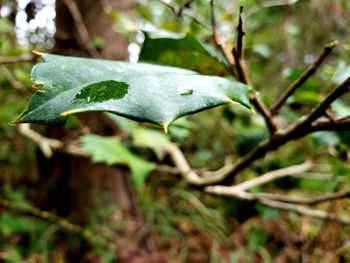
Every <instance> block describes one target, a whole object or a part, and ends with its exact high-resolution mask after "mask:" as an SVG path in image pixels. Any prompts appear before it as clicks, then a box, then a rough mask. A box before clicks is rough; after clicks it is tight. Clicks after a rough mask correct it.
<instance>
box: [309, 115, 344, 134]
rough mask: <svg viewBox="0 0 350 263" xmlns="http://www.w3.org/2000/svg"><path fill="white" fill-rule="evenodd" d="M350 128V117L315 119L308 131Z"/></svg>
mask: <svg viewBox="0 0 350 263" xmlns="http://www.w3.org/2000/svg"><path fill="white" fill-rule="evenodd" d="M349 129H350V117H345V118H341V119H338V120H334V119H333V120H329V121H316V122H314V123H313V124H312V125H311V127H310V132H316V131H346V130H349Z"/></svg>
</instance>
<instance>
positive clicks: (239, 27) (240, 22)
mask: <svg viewBox="0 0 350 263" xmlns="http://www.w3.org/2000/svg"><path fill="white" fill-rule="evenodd" d="M242 12H243V6H241V7H240V9H239V19H238V25H237V33H238V34H237V45H236V48H237V54H238V57H239V59H242V57H243V37H244V35H245V32H244V31H243V20H242Z"/></svg>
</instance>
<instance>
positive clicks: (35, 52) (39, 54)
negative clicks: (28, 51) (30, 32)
mask: <svg viewBox="0 0 350 263" xmlns="http://www.w3.org/2000/svg"><path fill="white" fill-rule="evenodd" d="M32 52H33V53H34V54H35V55H38V56H43V55H45V53H43V52H40V51H36V50H32Z"/></svg>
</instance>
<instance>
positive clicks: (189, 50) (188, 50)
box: [139, 33, 229, 75]
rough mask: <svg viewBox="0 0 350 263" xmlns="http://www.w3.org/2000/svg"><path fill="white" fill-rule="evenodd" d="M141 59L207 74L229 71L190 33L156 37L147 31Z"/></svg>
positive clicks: (221, 73) (225, 73) (222, 73)
mask: <svg viewBox="0 0 350 263" xmlns="http://www.w3.org/2000/svg"><path fill="white" fill-rule="evenodd" d="M139 60H140V61H146V62H155V63H158V64H162V65H168V66H174V67H182V68H187V69H191V70H195V71H198V72H199V73H201V74H206V75H227V74H228V73H229V72H228V70H227V69H226V67H225V65H224V64H223V63H221V62H220V61H219V60H218V58H216V57H215V56H214V55H213V54H211V52H209V51H208V49H207V48H205V47H204V46H203V45H202V44H201V43H200V42H198V40H196V39H195V38H194V37H193V36H192V35H190V34H186V35H185V36H180V37H179V36H174V37H169V36H168V37H158V38H156V37H153V36H152V35H151V34H149V33H145V41H144V44H143V47H142V50H141V53H140V57H139Z"/></svg>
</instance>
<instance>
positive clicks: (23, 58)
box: [0, 54, 38, 65]
mask: <svg viewBox="0 0 350 263" xmlns="http://www.w3.org/2000/svg"><path fill="white" fill-rule="evenodd" d="M37 58H38V56H37V55H35V54H23V55H20V56H17V57H1V58H0V65H5V64H13V63H23V62H34V61H35V60H36V59H37Z"/></svg>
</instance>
